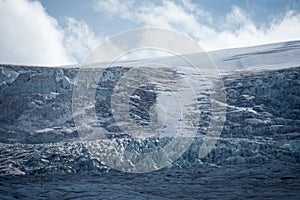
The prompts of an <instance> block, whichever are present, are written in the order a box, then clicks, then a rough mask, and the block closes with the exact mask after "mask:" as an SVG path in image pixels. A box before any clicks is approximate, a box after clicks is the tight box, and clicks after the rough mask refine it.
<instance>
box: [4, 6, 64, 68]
mask: <svg viewBox="0 0 300 200" xmlns="http://www.w3.org/2000/svg"><path fill="white" fill-rule="evenodd" d="M0 25H1V31H0V46H1V48H0V60H1V63H15V64H35V65H56V64H67V63H70V60H69V58H68V56H67V54H66V53H65V49H64V46H63V43H62V42H63V34H62V31H61V30H60V29H59V27H58V24H57V21H56V20H55V19H54V18H52V17H50V16H49V15H47V13H46V12H45V10H44V8H43V7H42V6H41V4H40V3H39V2H31V1H23V0H22V1H21V0H1V1H0Z"/></svg>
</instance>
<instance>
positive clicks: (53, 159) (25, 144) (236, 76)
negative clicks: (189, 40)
mask: <svg viewBox="0 0 300 200" xmlns="http://www.w3.org/2000/svg"><path fill="white" fill-rule="evenodd" d="M208 55H209V56H210V57H211V59H212V60H213V61H214V62H215V64H216V66H217V67H218V70H219V71H220V74H221V77H222V80H223V83H224V87H225V94H226V121H225V123H224V126H223V129H222V132H221V136H220V138H219V139H218V141H217V143H216V146H215V148H214V149H213V150H212V151H211V152H210V153H209V154H208V155H207V156H205V157H204V158H200V157H199V155H198V153H199V151H200V147H201V145H202V144H203V137H201V134H205V132H206V131H207V128H208V126H209V121H210V118H211V113H210V110H209V106H210V98H209V93H208V92H207V90H206V89H205V87H201V92H199V93H197V95H198V99H197V101H198V103H199V106H200V109H201V112H200V116H199V127H198V134H199V135H197V136H196V137H195V138H194V139H193V142H192V143H191V145H190V147H189V148H188V149H187V150H186V151H185V152H184V153H183V155H182V156H181V157H180V158H178V159H177V160H176V161H175V162H173V163H170V165H169V166H168V167H167V168H165V169H162V170H160V171H157V172H153V174H152V175H151V173H150V174H145V175H143V176H141V175H134V174H132V175H130V174H123V173H122V172H118V171H116V170H114V169H112V168H110V167H109V166H108V165H107V164H106V163H105V162H104V161H103V159H101V157H96V156H94V155H92V154H91V153H90V152H89V151H88V149H89V147H90V148H99V149H101V144H99V143H98V142H97V141H81V140H80V138H79V135H78V132H77V130H76V126H75V123H74V120H73V115H72V114H73V113H72V92H73V87H74V83H75V81H76V75H77V73H78V70H79V68H78V66H62V67H42V66H41V67H38V66H16V65H0V71H1V73H0V111H1V112H0V144H1V145H0V152H1V153H0V177H1V181H0V183H1V186H0V189H1V191H6V192H7V194H5V192H0V196H2V197H3V198H8V197H9V196H12V193H13V188H18V187H20V186H22V187H24V188H27V190H25V189H24V190H19V189H18V190H17V191H18V192H17V197H27V198H30V196H31V195H32V194H35V195H37V196H39V197H41V198H42V197H43V194H46V196H48V197H52V198H59V197H61V195H63V194H64V195H67V196H68V195H71V194H70V193H69V192H70V191H73V192H76V191H77V190H79V191H81V190H82V191H88V192H86V195H87V196H86V197H87V199H93V198H95V199H97V198H96V197H99V196H97V195H100V196H101V194H100V193H101V192H100V190H97V189H95V187H96V186H95V185H93V184H92V182H90V181H93V180H94V179H93V177H96V178H97V179H99V180H100V182H101V181H103V182H104V183H103V184H102V185H101V184H100V183H98V186H97V187H98V188H102V189H103V190H101V191H102V192H103V191H105V188H106V187H109V188H110V189H109V191H111V192H112V190H113V189H114V188H115V187H117V188H115V189H116V190H119V193H118V192H117V193H116V194H114V195H115V197H118V196H121V195H124V194H125V195H127V197H128V198H130V197H133V196H134V195H135V193H136V192H137V191H139V192H140V193H141V191H148V192H149V190H150V194H152V195H153V196H151V195H150V196H147V195H146V194H140V195H141V196H140V197H141V199H143V198H158V199H159V198H161V199H163V198H165V197H166V198H167V197H168V198H178V197H179V196H180V194H179V193H178V192H176V190H177V189H176V187H177V188H181V189H187V190H190V191H192V192H194V193H196V191H197V190H196V188H192V187H190V186H186V187H184V186H183V185H184V184H185V183H187V184H188V183H190V184H191V185H193V184H194V185H195V184H196V185H197V184H198V186H199V185H203V186H205V187H203V188H202V187H201V188H200V189H199V188H198V189H199V190H201V191H202V192H204V194H203V193H202V194H203V195H204V197H205V195H206V197H207V198H216V197H218V196H214V195H217V194H222V188H221V187H223V192H225V193H226V195H227V197H228V198H230V197H232V196H230V195H235V194H236V195H237V194H239V195H241V196H242V197H244V198H247V197H248V198H249V197H251V195H252V194H250V193H248V192H247V191H248V190H253V191H256V193H254V194H253V195H254V196H253V197H257V198H266V197H268V195H269V196H271V197H272V195H273V197H274V198H275V197H276V198H281V199H285V198H289V199H296V197H297V188H298V189H299V185H300V182H299V181H300V177H299V174H300V173H299V163H300V132H299V130H300V90H299V88H300V87H299V86H300V78H299V75H300V57H299V55H300V41H291V42H283V43H276V44H269V45H262V46H256V47H248V48H238V49H227V50H219V51H214V52H208ZM187 57H188V58H189V59H191V60H193V61H195V62H196V63H197V62H200V61H198V59H199V56H197V53H195V54H190V55H187ZM155 61H156V62H159V63H163V64H166V65H170V66H175V65H177V66H180V69H182V70H183V71H184V70H186V73H188V68H187V66H185V65H186V64H185V63H184V62H182V61H181V60H180V59H178V58H177V57H164V58H158V59H156V60H155ZM147 63H153V60H151V59H148V60H135V61H128V62H118V63H115V66H112V67H110V68H107V69H106V73H105V75H104V76H103V77H102V78H101V80H100V81H99V84H98V85H97V86H95V88H96V90H97V92H96V104H95V105H96V107H95V109H96V114H97V117H98V120H99V122H100V125H99V126H101V127H102V128H104V129H105V130H106V133H107V137H108V138H109V142H111V143H112V144H117V145H115V146H116V148H122V149H127V150H128V151H131V152H134V153H140V152H144V151H149V150H157V149H159V148H160V147H162V146H164V145H166V144H167V143H168V142H170V141H171V140H172V137H168V136H166V137H160V138H155V137H153V138H148V139H145V140H135V139H132V138H130V137H129V136H128V135H124V134H122V131H120V129H119V127H118V126H117V125H116V123H115V121H114V118H113V116H112V113H111V110H110V98H111V93H112V90H113V88H114V86H115V84H116V83H117V82H118V80H119V79H120V78H121V77H122V76H123V75H124V74H125V73H126V71H128V70H129V69H130V68H131V66H135V65H147ZM195 77H197V75H195ZM199 87H200V86H199ZM153 91H154V89H153V87H152V86H151V85H150V86H145V87H144V88H140V89H139V90H136V91H135V93H134V95H133V96H134V97H135V98H132V101H131V104H130V116H131V117H132V118H133V119H134V120H135V121H136V122H137V123H139V125H143V126H146V125H147V123H149V112H148V111H149V110H150V107H151V106H153V105H154V104H155V103H156V100H157V94H156V93H155V92H153ZM115 146H114V147H115ZM103 151H105V152H106V154H110V153H111V152H112V151H115V150H114V149H104V150H103ZM85 176H87V177H89V178H88V179H84V177H85ZM111 176H112V177H115V181H116V182H117V181H123V180H124V179H126V177H127V178H128V177H130V178H132V182H130V181H129V182H128V184H125V185H124V184H121V185H120V186H119V187H118V186H117V185H114V184H117V183H114V180H112V182H111V183H109V182H108V180H109V179H110V178H109V177H111ZM123 176H124V177H123ZM39 177H40V179H41V180H39ZM41 177H42V178H41ZM62 177H64V178H65V180H64V179H63V178H62ZM231 177H233V179H234V178H235V181H236V182H234V181H230V179H231ZM247 177H248V178H247ZM143 178H144V179H145V180H147V181H148V183H147V184H146V183H144V187H143V186H142V185H141V186H139V187H142V189H141V188H139V187H137V188H136V186H133V185H138V184H139V181H141V182H143ZM32 179H33V180H34V181H38V182H39V183H40V184H45V185H46V187H42V186H39V185H34V184H33V182H32V183H31V181H30V180H32ZM43 179H45V180H48V179H49V183H47V181H43ZM73 179H74V180H73ZM81 179H83V180H82V181H83V182H84V184H86V187H84V188H82V187H83V186H80V185H78V183H77V185H76V184H75V186H74V188H71V186H70V185H69V186H67V185H64V186H63V187H62V189H61V190H58V189H57V188H56V187H55V182H57V181H59V183H61V184H62V185H63V182H64V181H67V182H70V184H74V183H76V182H77V181H79V180H81ZM112 179H113V178H112ZM161 179H163V180H161ZM2 180H3V181H2ZM238 180H240V181H241V184H245V187H248V189H247V188H239V187H238V185H239V182H238ZM27 181H28V182H30V184H25V182H27ZM156 181H161V184H162V186H163V187H167V189H166V191H168V192H169V193H168V195H169V196H168V195H167V194H165V195H164V192H162V193H159V192H158V188H157V186H156V184H155V182H156ZM168 181H171V182H174V183H173V185H174V188H173V189H172V186H170V185H168ZM180 181H183V182H180ZM284 181H285V182H284ZM226 182H228V186H226ZM258 182H260V183H258ZM113 183H114V184H113ZM214 183H218V184H219V187H217V186H216V188H214V187H212V185H214ZM9 184H11V185H12V189H8V187H9ZM182 184H183V185H182ZM253 184H257V185H260V184H262V185H263V184H269V185H268V186H267V187H266V192H264V191H263V190H262V189H260V188H259V187H253ZM283 184H287V186H284V187H283V186H282V185H283ZM208 185H210V186H208ZM121 186H122V187H123V186H126V187H125V189H126V188H127V189H128V190H129V191H127V192H126V190H125V189H121ZM29 187H30V188H29ZM229 187H232V188H233V189H232V190H233V192H232V193H231V192H230V189H229ZM280 187H281V190H280V191H277V192H273V194H272V191H274V190H276V189H278V188H280ZM5 188H6V189H5ZM49 188H50V189H49ZM205 188H206V189H205ZM234 188H235V189H234ZM214 189H215V190H217V192H216V193H213V194H209V191H213V190H214ZM93 190H95V191H94V193H95V196H93V192H92V191H93ZM96 190H97V191H96ZM219 190H220V191H219ZM28 191H32V192H31V193H30V192H28ZM53 191H55V192H53ZM226 191H227V192H226ZM241 191H242V192H241ZM71 193H72V192H71ZM102 195H107V193H103V194H102ZM170 195H171V196H170ZM172 195H173V196H172ZM174 195H175V196H174ZM176 195H177V196H176ZM178 195H179V196H178ZM274 195H275V196H274ZM69 197H70V198H71V197H72V195H71V196H69ZM102 197H103V198H104V197H105V196H102ZM202 197H203V196H201V195H200V196H198V198H202Z"/></svg>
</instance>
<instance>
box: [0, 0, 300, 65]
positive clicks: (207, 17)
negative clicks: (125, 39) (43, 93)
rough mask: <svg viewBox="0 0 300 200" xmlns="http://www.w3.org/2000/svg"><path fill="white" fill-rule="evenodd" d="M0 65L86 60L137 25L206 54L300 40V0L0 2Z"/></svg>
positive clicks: (71, 0)
mask: <svg viewBox="0 0 300 200" xmlns="http://www.w3.org/2000/svg"><path fill="white" fill-rule="evenodd" d="M0 26H1V30H0V47H1V48H0V63H2V64H22V65H46V66H57V65H69V64H80V63H82V62H84V60H85V59H86V58H87V56H88V55H89V54H90V52H91V51H92V50H93V49H95V48H96V47H97V46H98V45H99V44H100V43H101V41H103V40H104V39H107V38H110V37H111V36H113V35H116V34H118V33H120V32H124V31H127V30H131V29H135V28H143V27H154V28H163V29H169V30H176V31H178V32H181V33H183V34H185V35H187V36H188V37H190V38H192V39H193V40H195V41H196V42H197V43H198V44H199V45H200V46H201V47H202V48H203V49H204V50H205V51H213V50H219V49H226V48H236V47H246V46H255V45H261V44H268V43H275V42H283V41H292V40H300V0H173V1H168V0H153V1H150V0H148V1H146V0H145V1H142V0H127V1H125V0H0Z"/></svg>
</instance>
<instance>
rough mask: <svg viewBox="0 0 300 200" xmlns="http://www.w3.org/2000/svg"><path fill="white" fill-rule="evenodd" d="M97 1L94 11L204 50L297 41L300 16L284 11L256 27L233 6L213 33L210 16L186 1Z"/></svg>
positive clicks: (242, 11) (242, 12) (299, 36)
mask: <svg viewBox="0 0 300 200" xmlns="http://www.w3.org/2000/svg"><path fill="white" fill-rule="evenodd" d="M123 2H124V1H122V0H111V1H102V0H98V1H96V3H95V9H96V10H98V11H99V12H102V13H103V12H108V13H109V15H110V16H113V15H114V16H118V17H120V18H121V19H126V20H130V21H132V22H133V23H137V24H140V25H143V26H148V27H149V26H150V27H157V28H166V29H173V30H177V31H179V32H182V33H185V34H186V35H188V36H190V37H192V38H193V39H195V40H196V41H198V43H199V44H200V45H201V46H202V47H203V48H204V49H205V50H216V49H223V48H234V47H242V46H252V45H260V44H266V43H273V42H281V41H289V40H299V39H300V34H299V33H300V14H295V13H293V12H291V11H288V12H287V13H286V14H285V15H284V17H283V18H281V19H278V20H276V21H273V22H271V23H270V24H266V25H265V26H264V27H258V26H257V25H256V24H255V23H254V22H253V21H252V20H251V18H250V17H249V16H248V15H247V13H246V12H245V11H244V10H242V9H241V8H239V7H237V6H233V8H232V10H231V12H230V13H228V14H227V15H226V16H225V17H224V21H223V22H222V23H220V22H219V23H218V24H220V27H219V28H218V29H217V28H215V27H214V26H213V25H212V24H213V23H214V22H213V18H212V16H211V14H210V13H208V12H206V11H204V10H203V9H201V8H199V7H198V6H197V5H196V4H193V3H192V2H190V1H189V0H181V1H167V0H160V1H155V3H152V2H150V1H148V2H146V3H143V4H141V3H139V2H140V1H137V0H131V1H126V2H125V3H123Z"/></svg>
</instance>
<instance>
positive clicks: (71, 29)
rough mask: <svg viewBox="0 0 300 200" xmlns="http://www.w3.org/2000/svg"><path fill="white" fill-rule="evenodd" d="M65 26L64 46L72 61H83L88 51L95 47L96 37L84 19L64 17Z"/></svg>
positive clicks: (97, 42)
mask: <svg viewBox="0 0 300 200" xmlns="http://www.w3.org/2000/svg"><path fill="white" fill-rule="evenodd" d="M66 22H67V27H66V28H65V29H64V36H65V37H64V46H65V48H66V51H67V54H68V55H69V57H70V58H71V59H72V61H73V62H81V63H82V62H83V61H84V59H85V58H86V57H87V56H88V55H89V53H90V52H91V51H92V50H93V49H94V48H96V47H97V45H98V44H99V41H100V38H97V37H96V36H95V34H94V32H93V31H92V30H90V28H89V26H88V25H87V24H86V23H85V22H84V21H77V20H75V19H74V18H70V17H68V18H66Z"/></svg>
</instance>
